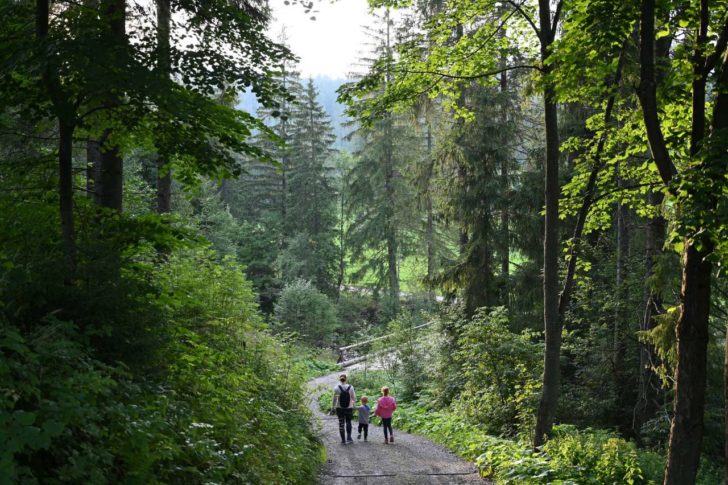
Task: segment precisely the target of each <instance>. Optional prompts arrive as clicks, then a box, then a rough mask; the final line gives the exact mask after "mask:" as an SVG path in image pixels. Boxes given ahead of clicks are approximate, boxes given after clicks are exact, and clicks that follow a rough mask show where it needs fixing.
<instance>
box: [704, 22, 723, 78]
mask: <svg viewBox="0 0 728 485" xmlns="http://www.w3.org/2000/svg"><path fill="white" fill-rule="evenodd" d="M727 46H728V15H726V18H725V20H724V21H723V30H721V31H720V34H719V35H718V41H717V42H716V44H715V51H714V52H713V53H712V54H711V55H710V56H708V57H707V58H706V59H705V65H704V66H703V75H704V76H707V75H708V74H710V71H712V70H713V68H714V67H715V65H716V64H717V63H718V59H720V56H721V55H722V54H723V51H725V49H726V47H727Z"/></svg>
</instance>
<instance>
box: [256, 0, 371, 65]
mask: <svg viewBox="0 0 728 485" xmlns="http://www.w3.org/2000/svg"><path fill="white" fill-rule="evenodd" d="M285 1H286V0H270V3H269V4H270V6H271V8H272V9H273V15H274V21H273V22H272V24H271V27H270V29H269V33H270V35H271V36H272V38H273V39H276V40H277V39H278V38H279V36H280V34H281V31H282V29H283V28H284V27H285V32H286V37H287V38H288V41H287V44H288V45H289V47H290V48H291V49H292V50H293V52H294V53H295V54H296V55H297V56H298V57H299V58H300V63H299V65H298V69H299V70H300V71H301V76H302V77H303V78H307V77H317V76H327V77H330V78H332V79H345V78H347V77H348V76H347V74H348V73H350V72H352V70H354V69H353V68H354V64H355V63H356V61H357V59H358V58H360V57H361V55H360V54H361V53H362V52H363V51H365V49H366V46H365V44H366V35H365V34H364V31H363V27H364V25H367V24H368V23H370V22H371V16H370V15H369V8H368V6H367V0H336V1H334V2H333V3H332V2H331V0H317V1H316V2H315V7H314V11H312V12H310V13H308V14H306V13H304V9H303V8H302V7H301V6H300V5H297V4H296V5H294V4H291V5H285ZM291 3H292V2H291ZM311 16H315V17H316V20H311V19H310V17H311Z"/></svg>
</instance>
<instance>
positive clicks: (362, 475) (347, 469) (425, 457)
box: [308, 373, 488, 485]
mask: <svg viewBox="0 0 728 485" xmlns="http://www.w3.org/2000/svg"><path fill="white" fill-rule="evenodd" d="M337 376H338V373H336V374H331V375H328V376H324V377H319V378H318V379H314V380H312V381H310V382H309V383H308V387H309V391H310V394H309V395H310V396H311V397H312V400H311V403H310V406H311V410H312V411H313V413H314V416H315V417H316V418H317V420H318V425H319V427H320V430H319V433H320V436H321V437H322V439H323V442H324V444H325V445H326V457H327V460H326V464H325V465H324V467H323V470H322V473H321V479H320V483H321V484H322V485H344V484H346V485H352V484H357V485H358V484H372V485H374V484H388V485H390V484H393V485H404V484H413V485H414V484H417V485H420V484H448V485H450V484H452V485H456V484H474V483H480V484H486V483H488V482H486V481H484V480H482V479H481V478H480V477H479V475H478V473H477V470H476V468H475V466H474V465H473V464H472V463H468V462H466V461H463V460H461V459H460V458H458V457H457V456H455V455H453V454H452V453H450V452H449V451H447V450H446V449H444V448H442V447H441V446H438V445H436V444H434V443H432V442H431V441H429V440H427V439H425V438H423V437H421V436H416V435H411V434H407V433H404V432H401V431H398V430H397V424H396V413H395V421H394V439H395V442H394V443H393V444H391V445H385V444H384V435H383V434H382V428H381V427H377V426H372V425H370V426H369V441H367V442H364V441H363V440H357V439H356V436H355V435H356V423H352V425H353V428H354V430H353V433H352V434H353V435H354V436H353V437H354V444H350V445H342V444H341V441H340V438H339V423H338V420H337V418H336V416H329V415H326V414H324V413H322V412H321V411H319V406H318V396H319V395H320V394H321V393H320V388H321V387H324V388H329V387H333V386H334V385H335V384H336V383H337V380H336V379H337Z"/></svg>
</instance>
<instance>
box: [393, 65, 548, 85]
mask: <svg viewBox="0 0 728 485" xmlns="http://www.w3.org/2000/svg"><path fill="white" fill-rule="evenodd" d="M514 69H537V70H539V71H540V70H541V68H540V67H539V66H534V65H530V64H519V65H517V66H508V67H504V68H502V69H497V70H494V71H488V72H483V73H480V74H473V75H470V76H466V75H459V74H448V73H446V72H438V71H424V70H408V69H403V70H400V71H397V72H398V73H400V74H405V75H406V74H432V75H434V76H440V79H442V78H448V79H481V78H484V77H490V76H495V75H496V74H500V73H502V72H507V71H513V70H514ZM438 81H439V80H438Z"/></svg>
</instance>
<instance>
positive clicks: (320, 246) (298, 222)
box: [279, 79, 337, 293]
mask: <svg viewBox="0 0 728 485" xmlns="http://www.w3.org/2000/svg"><path fill="white" fill-rule="evenodd" d="M317 97H318V92H317V90H316V87H315V86H314V83H313V80H311V79H309V81H308V84H307V86H306V89H305V91H304V92H303V95H302V96H301V98H300V99H299V100H298V102H297V103H296V105H295V107H294V109H293V112H292V117H291V127H290V129H291V132H290V136H291V139H290V151H289V152H288V153H287V159H284V165H285V164H288V166H287V168H286V167H284V169H285V170H286V172H287V173H288V177H287V187H286V191H285V192H284V194H283V195H284V197H285V198H286V208H287V209H286V212H285V214H284V215H283V228H284V229H283V231H284V234H285V235H286V249H285V251H284V252H283V254H282V255H281V256H280V257H279V264H280V267H281V270H282V273H283V274H282V276H283V278H284V279H285V280H286V281H293V280H294V279H296V278H304V279H307V280H309V281H311V282H312V283H314V285H316V287H317V288H318V289H319V290H321V291H324V292H328V293H332V292H333V291H334V280H335V279H336V276H335V275H336V261H337V257H336V256H337V248H336V244H335V241H334V239H335V237H336V227H337V220H336V193H335V190H334V189H333V187H332V185H331V180H330V174H329V173H328V171H329V169H328V168H327V162H329V159H330V158H331V155H332V154H333V153H334V149H333V148H332V146H333V144H334V142H335V141H336V136H335V135H334V132H333V129H332V127H331V122H330V120H329V117H328V115H327V114H326V112H325V111H324V109H323V107H322V106H321V105H320V104H319V103H318V100H317Z"/></svg>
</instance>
